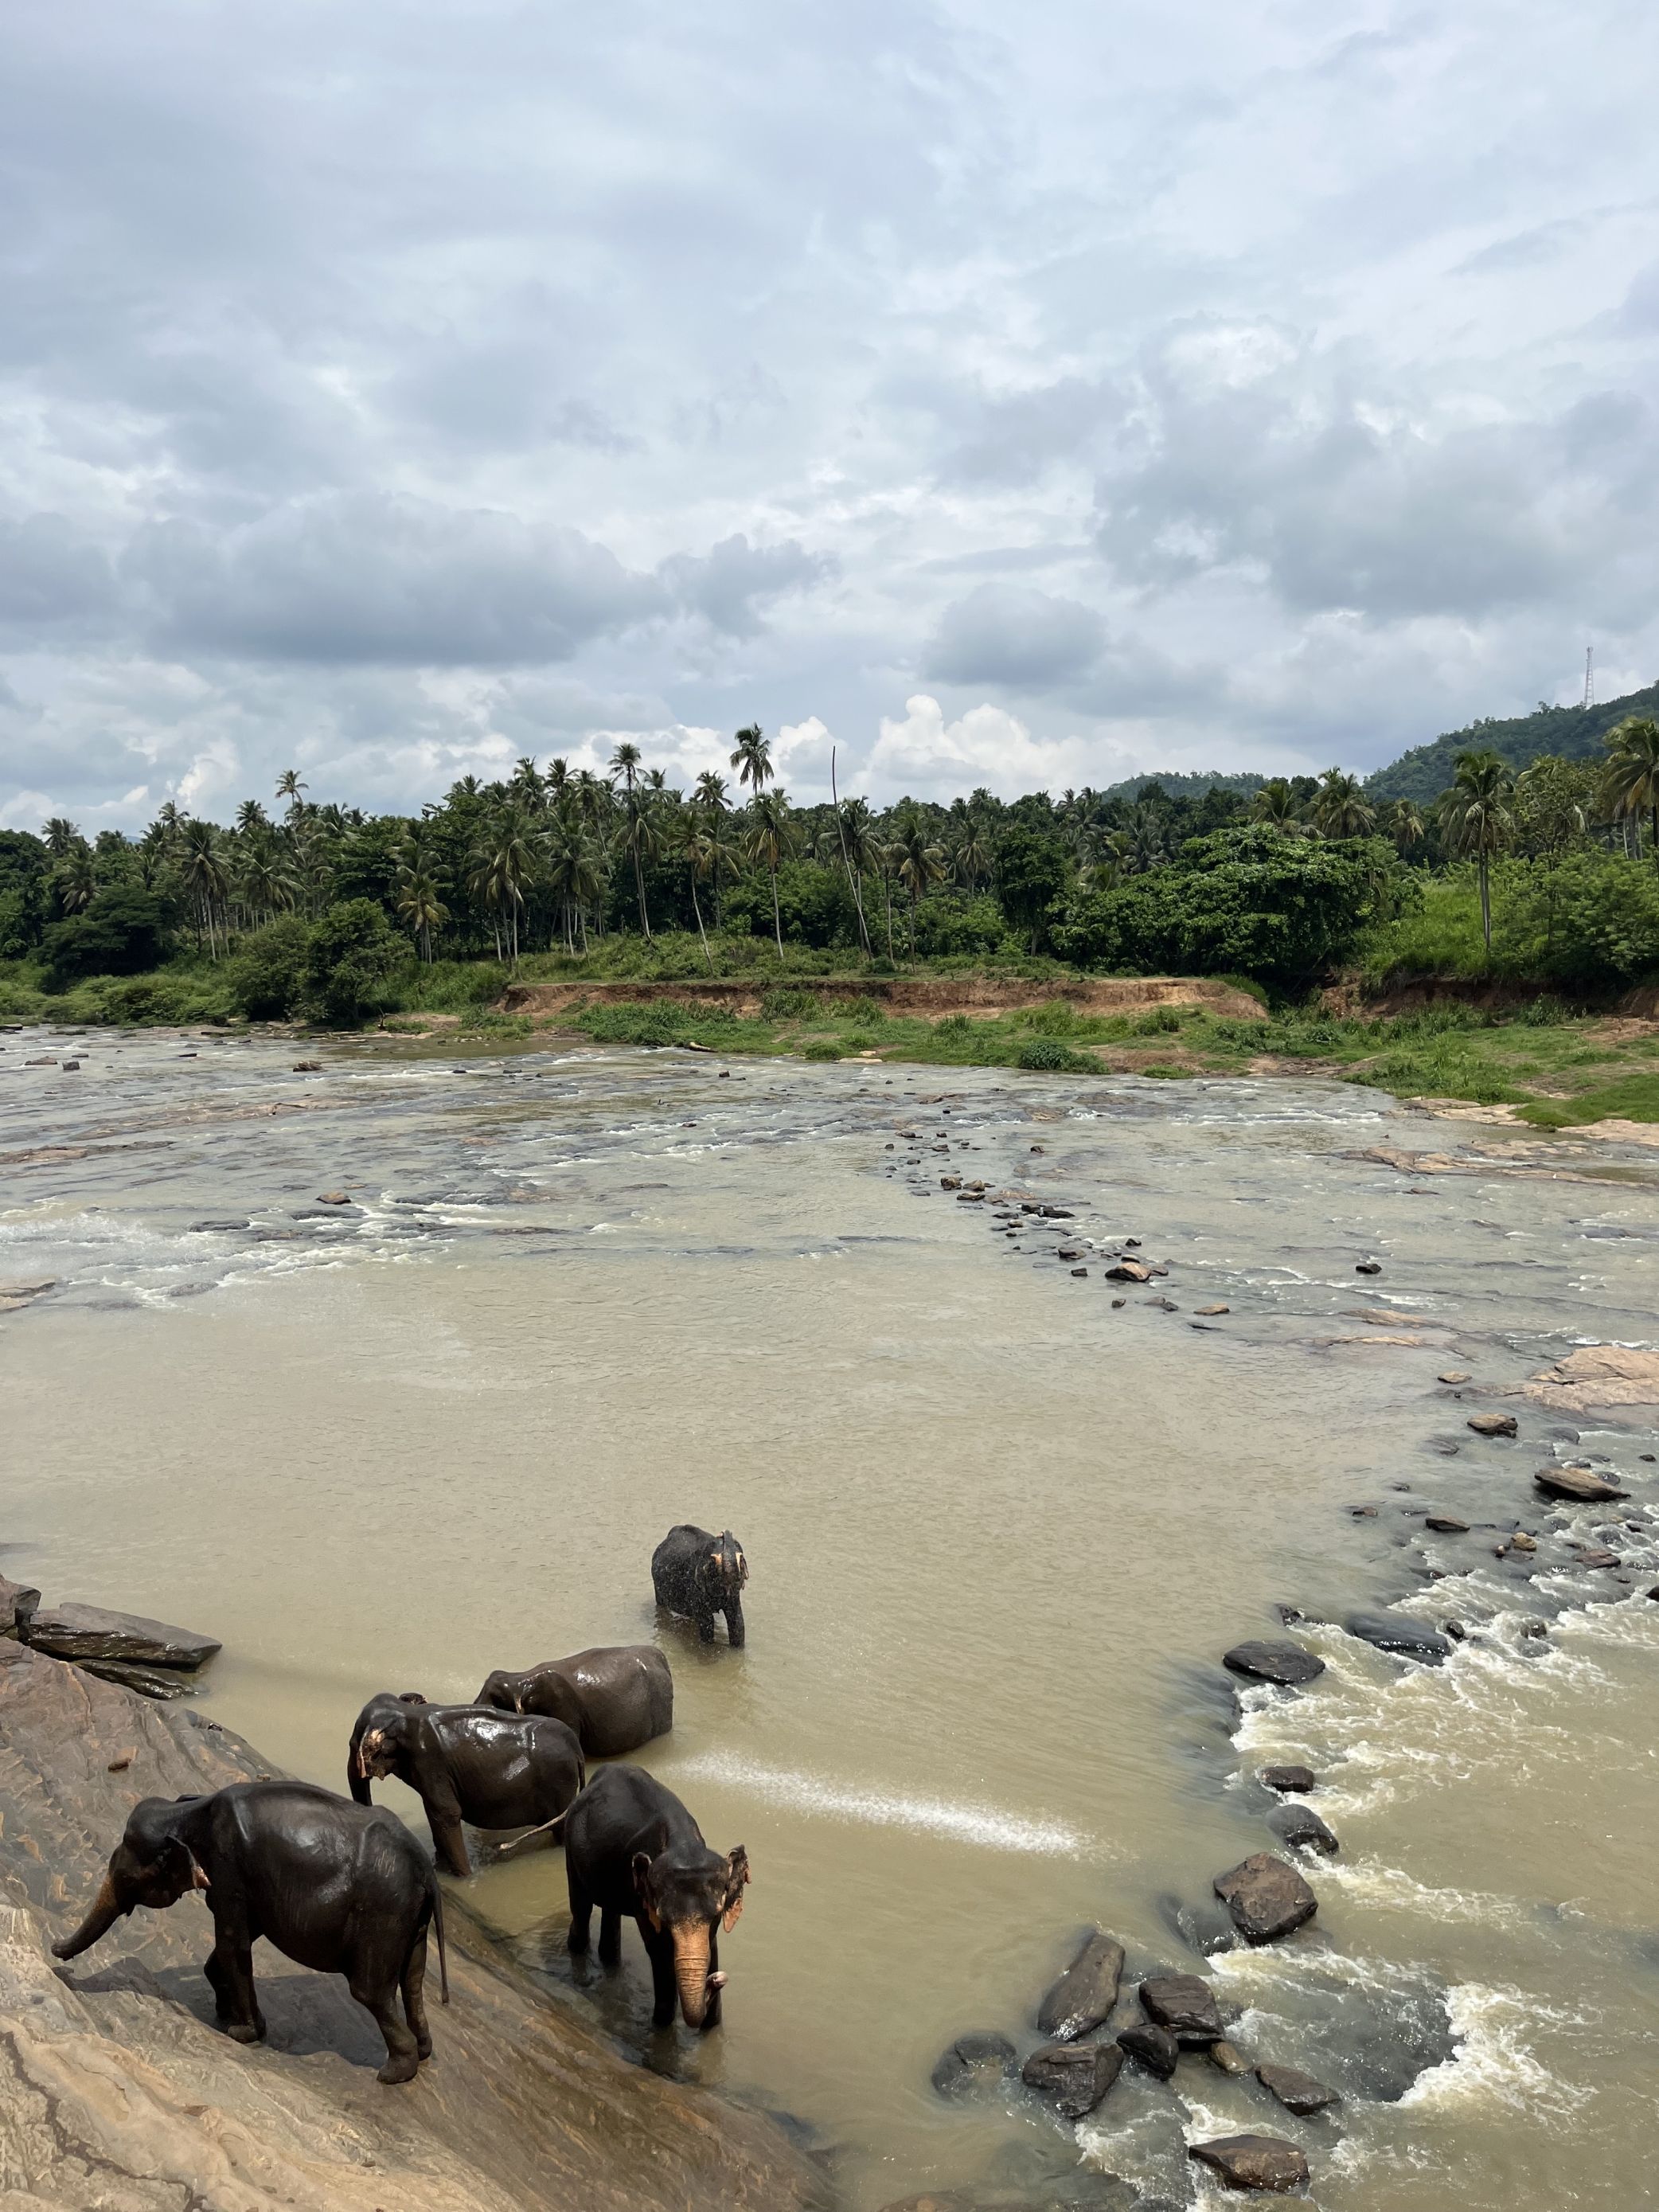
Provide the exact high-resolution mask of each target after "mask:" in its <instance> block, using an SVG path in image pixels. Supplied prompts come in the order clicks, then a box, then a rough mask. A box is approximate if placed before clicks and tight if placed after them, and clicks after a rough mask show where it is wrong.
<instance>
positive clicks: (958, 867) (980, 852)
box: [951, 821, 1095, 893]
mask: <svg viewBox="0 0 1659 2212" xmlns="http://www.w3.org/2000/svg"><path fill="white" fill-rule="evenodd" d="M1094 837H1095V825H1094V824H1092V823H1091V842H1093V841H1094ZM951 873H952V874H953V875H954V876H955V877H956V879H957V882H958V883H959V884H961V885H962V887H963V890H966V891H969V892H970V893H971V892H974V891H976V890H978V889H979V887H980V885H981V884H982V883H985V882H987V881H988V880H989V878H990V874H991V841H990V839H989V838H988V837H987V836H986V835H985V832H984V830H983V829H981V827H980V825H979V823H977V822H973V821H970V822H969V824H968V827H967V829H965V830H964V831H963V835H962V837H961V839H960V840H959V841H958V842H957V845H956V847H955V848H954V850H953V851H952V853H951Z"/></svg>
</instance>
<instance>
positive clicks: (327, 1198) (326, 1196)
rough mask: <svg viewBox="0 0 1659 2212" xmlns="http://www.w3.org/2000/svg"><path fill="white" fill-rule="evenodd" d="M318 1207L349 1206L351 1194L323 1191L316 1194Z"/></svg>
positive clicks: (347, 1192) (338, 1191)
mask: <svg viewBox="0 0 1659 2212" xmlns="http://www.w3.org/2000/svg"><path fill="white" fill-rule="evenodd" d="M317 1203H318V1205H319V1206H349V1205H350V1203H351V1194H350V1193H349V1191H343V1190H324V1191H319V1193H318V1194H317Z"/></svg>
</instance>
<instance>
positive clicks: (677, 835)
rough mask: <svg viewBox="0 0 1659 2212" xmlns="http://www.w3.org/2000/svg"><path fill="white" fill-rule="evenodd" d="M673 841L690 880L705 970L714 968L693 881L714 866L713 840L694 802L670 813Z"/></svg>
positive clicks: (705, 877)
mask: <svg viewBox="0 0 1659 2212" xmlns="http://www.w3.org/2000/svg"><path fill="white" fill-rule="evenodd" d="M673 830H674V843H675V846H676V848H677V849H678V853H679V856H680V858H681V860H684V863H685V867H686V873H687V874H688V876H689V877H690V882H691V911H692V913H693V914H695V915H696V917H697V935H698V936H699V937H700V938H701V939H702V957H703V958H704V959H705V960H706V961H707V962H708V972H709V974H710V975H713V974H714V954H713V953H712V952H711V951H709V950H708V931H707V930H706V929H705V928H704V927H703V926H702V905H701V904H700V903H699V901H698V898H697V885H698V884H699V883H700V882H702V883H706V882H707V881H708V872H709V870H710V869H711V868H712V867H713V866H714V848H713V842H712V840H711V839H710V837H709V835H708V823H706V822H705V820H704V818H703V817H702V814H701V813H700V812H699V811H697V809H696V807H695V806H686V807H683V808H682V809H681V810H680V811H679V812H678V814H677V815H676V816H675V817H674V825H673Z"/></svg>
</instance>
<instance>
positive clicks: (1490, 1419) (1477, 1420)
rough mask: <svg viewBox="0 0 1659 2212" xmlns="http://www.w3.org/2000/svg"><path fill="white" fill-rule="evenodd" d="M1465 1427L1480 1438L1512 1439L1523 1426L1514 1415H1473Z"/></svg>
mask: <svg viewBox="0 0 1659 2212" xmlns="http://www.w3.org/2000/svg"><path fill="white" fill-rule="evenodd" d="M1465 1425H1466V1426H1467V1427H1468V1428H1471V1429H1473V1430H1474V1433H1475V1434H1476V1436H1478V1437H1512V1436H1514V1435H1515V1434H1516V1431H1518V1429H1519V1427H1520V1423H1519V1422H1518V1421H1517V1420H1516V1418H1515V1416H1514V1414H1513V1413H1471V1414H1470V1416H1469V1418H1468V1422H1467V1423H1466V1424H1465Z"/></svg>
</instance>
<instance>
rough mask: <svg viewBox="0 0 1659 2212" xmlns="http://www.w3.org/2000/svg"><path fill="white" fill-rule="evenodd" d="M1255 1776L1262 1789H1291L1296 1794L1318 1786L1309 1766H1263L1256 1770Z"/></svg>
mask: <svg viewBox="0 0 1659 2212" xmlns="http://www.w3.org/2000/svg"><path fill="white" fill-rule="evenodd" d="M1256 1780H1257V1781H1258V1782H1259V1783H1261V1786H1262V1788H1263V1789H1264V1790H1295V1791H1296V1792H1297V1795H1298V1796H1299V1795H1300V1794H1301V1792H1302V1791H1303V1790H1314V1789H1316V1788H1317V1787H1318V1778H1317V1776H1316V1774H1315V1772H1314V1771H1313V1769H1312V1767H1311V1766H1263V1767H1261V1768H1259V1769H1258V1770H1257V1772H1256Z"/></svg>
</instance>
